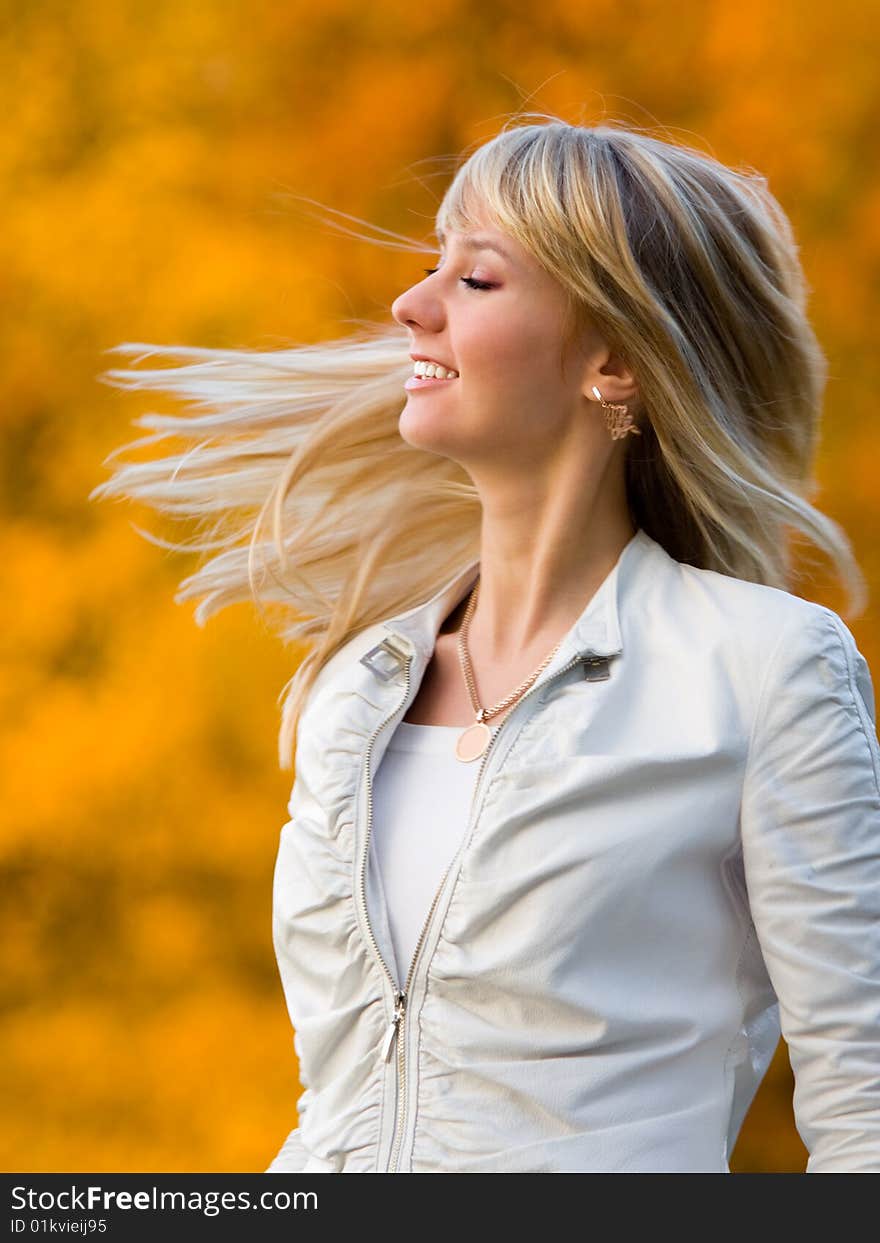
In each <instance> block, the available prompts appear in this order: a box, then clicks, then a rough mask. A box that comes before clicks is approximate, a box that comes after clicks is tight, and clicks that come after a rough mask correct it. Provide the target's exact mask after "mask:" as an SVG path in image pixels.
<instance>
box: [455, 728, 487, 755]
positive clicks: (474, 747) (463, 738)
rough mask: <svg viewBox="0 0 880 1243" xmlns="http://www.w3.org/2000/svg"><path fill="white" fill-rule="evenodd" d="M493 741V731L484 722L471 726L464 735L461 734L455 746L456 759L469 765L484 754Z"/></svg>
mask: <svg viewBox="0 0 880 1243" xmlns="http://www.w3.org/2000/svg"><path fill="white" fill-rule="evenodd" d="M491 740H492V731H491V729H490V728H489V726H488V725H486V724H485V723H484V722H483V721H477V722H476V724H475V725H469V726H468V727H467V729H466V730H465V731H464V733H462V734H459V736H458V741H457V742H456V744H455V754H456V758H457V759H460V760H461V761H462V762H463V763H465V764H468V763H470V761H471V760H477V759H479V758H480V756H481V755H482V754H483V752H484V751H485V750H486V748H487V747H488V745H489V743H490V742H491Z"/></svg>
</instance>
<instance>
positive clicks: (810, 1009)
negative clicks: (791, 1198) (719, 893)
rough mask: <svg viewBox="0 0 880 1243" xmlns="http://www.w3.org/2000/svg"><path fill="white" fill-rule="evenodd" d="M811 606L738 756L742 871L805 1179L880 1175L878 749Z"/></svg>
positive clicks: (869, 687)
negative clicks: (786, 1069)
mask: <svg viewBox="0 0 880 1243" xmlns="http://www.w3.org/2000/svg"><path fill="white" fill-rule="evenodd" d="M807 603H808V605H809V607H808V608H807V609H805V610H804V611H803V612H801V611H800V610H798V615H797V616H796V618H795V619H794V620H793V622H789V623H787V624H786V627H785V630H784V632H783V633H782V635H781V637H780V639H779V641H778V642H777V644H776V648H775V651H774V652H773V654H772V656H771V658H770V661H769V664H768V669H767V673H766V674H765V677H764V683H763V688H762V690H761V693H760V697H759V700H758V704H757V710H756V715H755V718H754V724H753V729H752V737H751V741H750V746H749V755H748V759H747V763H746V772H745V779H744V787H743V800H742V809H741V829H742V848H743V866H744V872H745V879H746V888H747V891H748V895H749V904H750V907H751V913H752V919H753V921H754V925H755V930H756V933H757V936H758V941H759V944H760V947H761V951H762V953H763V956H764V961H765V964H766V967H767V971H768V974H769V976H770V980H771V983H772V984H773V988H774V990H775V992H776V995H777V998H778V1001H779V1016H780V1026H781V1029H782V1034H783V1036H784V1037H785V1040H786V1043H787V1045H788V1051H789V1057H790V1060H791V1066H792V1071H793V1073H794V1078H795V1089H794V1101H793V1104H794V1116H795V1123H796V1126H797V1129H798V1132H799V1133H800V1136H801V1138H802V1139H803V1141H804V1144H805V1145H806V1147H807V1150H808V1153H809V1159H808V1161H807V1167H806V1173H808V1174H818V1173H878V1172H880V747H878V742H877V733H876V710H875V698H874V688H873V684H872V681H871V675H870V672H869V669H868V665H867V663H866V661H865V659H864V657H863V656H862V654H861V653H860V652H859V650H858V648H857V647H856V644H855V640H854V638H853V636H852V634H851V633H850V631H849V629H848V628H847V626H846V624H845V623H844V622H843V621H842V620H841V618H840V617H839V616H838V615H837V614H836V613H834V612H833V611H832V610H831V609H827V608H825V607H824V606H822V605H818V604H812V603H811V602H807Z"/></svg>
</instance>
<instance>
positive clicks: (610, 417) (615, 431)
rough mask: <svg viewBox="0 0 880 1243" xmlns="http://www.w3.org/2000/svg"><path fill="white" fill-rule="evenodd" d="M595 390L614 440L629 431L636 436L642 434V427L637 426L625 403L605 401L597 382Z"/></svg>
mask: <svg viewBox="0 0 880 1243" xmlns="http://www.w3.org/2000/svg"><path fill="white" fill-rule="evenodd" d="M593 392H594V393H595V394H596V400H597V401H599V402H601V404H602V409H603V410H604V411H605V425H606V427H607V428H608V430H609V432H610V433H611V439H612V440H620V439H621V438H622V437H623V436H625V435H626V434H627V432H632V433H633V435H635V436H641V434H642V431H641V428H639V427H636V425H635V423H634V422H633V417H632V415H631V414H630V413H629V411H628V408H627V407H626V406H625V405H623V404H620V405H618V404H617V403H615V402H611V401H605V399H604V397H603V396H602V394H601V393H600V392H599V390H598V389H597V388H596V386H595V384H594V385H593Z"/></svg>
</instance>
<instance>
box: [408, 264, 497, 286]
mask: <svg viewBox="0 0 880 1243" xmlns="http://www.w3.org/2000/svg"><path fill="white" fill-rule="evenodd" d="M422 271H423V272H424V273H425V276H433V275H434V273H435V272H439V271H440V269H439V268H422ZM458 279H459V280H460V281H463V282H464V284H465V285H467V286H468V288H469V289H494V288H495V286H494V285H492V284H491V283H490V282H489V281H478V280H477V279H476V277H473V276H460V277H459V278H458Z"/></svg>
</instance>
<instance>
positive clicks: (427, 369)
mask: <svg viewBox="0 0 880 1243" xmlns="http://www.w3.org/2000/svg"><path fill="white" fill-rule="evenodd" d="M413 375H417V376H420V377H422V378H423V379H431V378H432V377H433V378H434V379H437V380H455V379H457V378H458V372H457V371H453V370H452V369H451V368H449V367H442V366H441V365H440V363H429V362H425V360H424V359H422V358H418V359H416V361H415V362H414V363H413Z"/></svg>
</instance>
